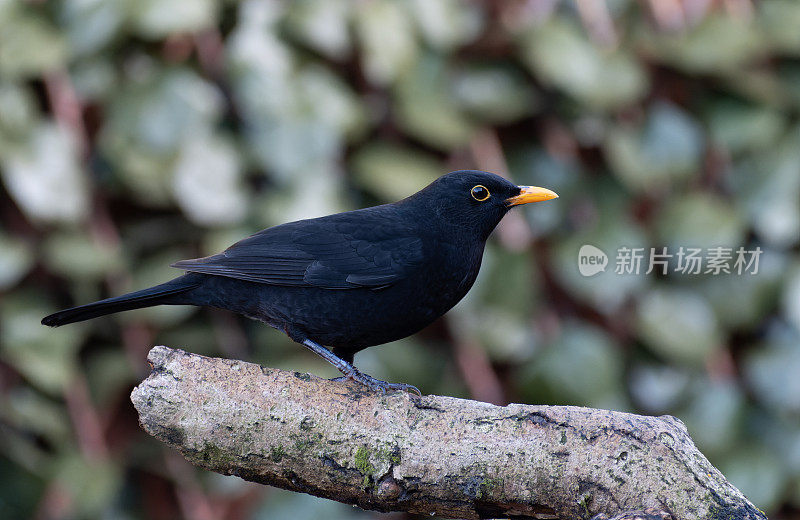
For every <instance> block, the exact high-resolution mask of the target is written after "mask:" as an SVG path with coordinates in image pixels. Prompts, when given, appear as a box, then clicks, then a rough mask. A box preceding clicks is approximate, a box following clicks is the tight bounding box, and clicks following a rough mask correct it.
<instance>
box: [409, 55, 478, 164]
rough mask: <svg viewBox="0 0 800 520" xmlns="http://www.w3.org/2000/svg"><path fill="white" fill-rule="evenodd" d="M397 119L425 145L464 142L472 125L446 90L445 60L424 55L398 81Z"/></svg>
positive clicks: (446, 147)
mask: <svg viewBox="0 0 800 520" xmlns="http://www.w3.org/2000/svg"><path fill="white" fill-rule="evenodd" d="M397 97H398V100H397V110H398V113H397V120H398V123H399V124H400V125H401V126H402V127H403V129H404V130H405V131H406V132H408V133H409V134H411V135H413V136H415V137H417V138H418V139H421V140H422V141H423V142H425V143H426V144H428V145H431V146H434V147H436V148H440V149H442V150H450V149H452V148H455V147H457V146H461V145H464V144H466V143H467V142H468V141H469V139H470V138H471V137H472V135H473V133H474V131H475V128H474V125H473V124H472V122H471V121H470V120H469V119H468V118H467V117H466V116H465V115H464V114H463V113H462V112H461V111H460V110H459V107H458V106H457V105H456V103H455V102H454V99H453V96H452V94H451V93H450V91H449V86H448V78H447V76H446V74H445V63H444V62H443V61H442V60H441V59H439V58H438V57H435V56H433V55H430V54H428V55H425V56H424V57H423V58H421V59H419V60H417V61H416V62H415V66H414V68H413V69H412V70H411V71H409V73H408V74H407V75H405V76H404V77H403V78H402V80H401V81H400V83H399V85H398V88H397Z"/></svg>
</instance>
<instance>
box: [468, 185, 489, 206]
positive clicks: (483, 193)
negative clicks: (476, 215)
mask: <svg viewBox="0 0 800 520" xmlns="http://www.w3.org/2000/svg"><path fill="white" fill-rule="evenodd" d="M470 194H471V195H472V198H473V199H475V200H477V201H478V202H483V201H484V200H486V199H488V198H489V195H491V194H490V193H489V190H487V189H486V186H481V185H480V184H478V185H477V186H474V187H473V188H472V191H470Z"/></svg>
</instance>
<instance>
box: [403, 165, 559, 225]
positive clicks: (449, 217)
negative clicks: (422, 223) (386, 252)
mask: <svg viewBox="0 0 800 520" xmlns="http://www.w3.org/2000/svg"><path fill="white" fill-rule="evenodd" d="M556 197H558V195H556V194H555V193H554V192H552V191H550V190H548V189H546V188H537V187H535V186H517V185H516V184H514V183H513V182H510V181H508V180H506V179H504V178H503V177H500V176H499V175H495V174H494V173H489V172H482V171H478V170H460V171H455V172H450V173H447V174H445V175H442V176H441V177H439V178H438V179H436V180H435V181H433V182H432V183H431V184H429V185H428V186H427V187H426V188H425V189H423V190H422V191H420V192H418V193H416V194H414V195H412V196H411V197H409V199H407V200H409V201H411V200H413V201H414V202H415V203H418V204H423V205H424V206H426V207H429V208H432V209H433V211H434V213H435V216H436V218H438V219H441V220H443V221H445V222H447V223H449V224H451V225H455V226H457V227H461V228H463V229H464V231H465V232H467V233H471V234H473V236H477V237H478V238H479V239H480V240H486V238H487V237H488V236H489V234H490V233H491V232H492V230H494V228H495V227H496V226H497V224H499V223H500V220H501V219H502V218H503V216H505V214H506V213H507V212H508V210H509V209H511V208H512V207H514V206H519V205H521V204H528V203H529V202H539V201H543V200H550V199H555V198H556Z"/></svg>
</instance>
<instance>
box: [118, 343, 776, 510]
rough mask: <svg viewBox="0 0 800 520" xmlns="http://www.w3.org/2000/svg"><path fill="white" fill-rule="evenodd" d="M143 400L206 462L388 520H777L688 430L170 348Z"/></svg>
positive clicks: (159, 352)
mask: <svg viewBox="0 0 800 520" xmlns="http://www.w3.org/2000/svg"><path fill="white" fill-rule="evenodd" d="M149 360H150V363H151V364H152V366H153V371H152V373H151V374H150V376H149V377H148V378H147V379H146V380H145V381H144V382H142V384H141V385H139V386H138V387H137V388H136V389H135V390H134V391H133V394H132V395H131V399H132V401H133V404H134V406H135V407H136V409H137V410H138V412H139V416H140V421H141V424H142V426H143V427H144V429H145V430H147V432H148V433H150V434H151V435H153V436H155V437H156V438H158V439H159V440H161V441H163V442H165V443H166V444H168V445H170V446H172V447H174V448H176V449H178V450H180V451H181V453H182V454H183V455H184V457H186V459H188V460H189V461H190V462H192V463H193V464H195V465H197V466H200V467H203V468H206V469H209V470H212V471H216V472H219V473H223V474H226V475H237V476H239V477H241V478H243V479H245V480H251V481H254V482H260V483H263V484H269V485H272V486H277V487H281V488H285V489H290V490H294V491H301V492H304V493H310V494H312V495H316V496H320V497H325V498H329V499H332V500H337V501H339V502H344V503H347V504H355V505H358V506H360V507H362V508H364V509H373V510H378V511H409V512H413V513H435V514H438V515H441V516H444V517H450V518H469V519H472V518H506V517H511V518H558V519H589V518H593V517H596V518H609V517H614V518H659V519H661V518H674V519H676V520H677V519H686V520H690V519H692V520H694V519H706V518H708V519H719V520H723V519H725V520H731V519H757V518H758V519H764V518H766V516H765V515H764V514H763V513H762V512H761V511H759V510H758V509H756V508H755V507H754V506H753V505H752V504H751V503H750V502H748V500H747V499H746V498H745V497H744V496H743V495H742V494H741V492H739V491H738V490H737V489H736V488H735V487H733V485H731V484H730V483H729V482H728V481H727V480H726V479H725V477H723V475H722V474H721V473H720V472H719V471H717V469H716V468H714V467H713V466H712V465H711V464H710V463H709V462H708V460H707V459H706V458H705V457H704V456H703V455H702V454H701V453H700V452H699V451H698V450H697V448H696V447H695V446H694V443H693V442H692V440H691V439H690V437H689V435H688V433H687V431H686V428H685V427H684V426H683V424H682V423H681V422H680V421H679V420H677V419H675V418H673V417H669V416H664V417H645V416H639V415H633V414H628V413H620V412H610V411H605V410H594V409H589V408H579V407H570V406H527V405H519V404H511V405H509V406H505V407H499V406H493V405H489V404H485V403H480V402H476V401H468V400H463V399H455V398H451V397H441V396H425V397H423V398H421V399H419V398H414V397H412V396H409V395H406V394H404V393H393V394H388V395H380V394H374V393H371V392H367V391H365V390H364V389H363V387H361V386H359V385H357V384H355V383H349V382H337V381H328V380H326V379H321V378H318V377H315V376H312V375H308V374H301V373H297V372H287V371H283V370H276V369H271V368H263V367H260V366H258V365H254V364H251V363H245V362H243V361H233V360H226V359H214V358H207V357H204V356H199V355H195V354H190V353H187V352H184V351H182V350H173V349H169V348H166V347H155V348H153V349H152V350H151V351H150V355H149Z"/></svg>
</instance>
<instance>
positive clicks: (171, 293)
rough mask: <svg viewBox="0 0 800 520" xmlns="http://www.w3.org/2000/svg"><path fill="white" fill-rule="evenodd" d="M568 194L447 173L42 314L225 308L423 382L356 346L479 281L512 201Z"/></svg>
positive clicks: (435, 309) (314, 346)
mask: <svg viewBox="0 0 800 520" xmlns="http://www.w3.org/2000/svg"><path fill="white" fill-rule="evenodd" d="M556 197H558V195H556V194H555V193H554V192H552V191H550V190H548V189H545V188H537V187H533V186H516V185H515V184H513V183H511V182H509V181H507V180H506V179H504V178H502V177H500V176H498V175H495V174H493V173H488V172H482V171H474V170H465V171H457V172H451V173H448V174H446V175H443V176H441V177H439V178H438V179H437V180H435V181H434V182H432V183H431V184H430V185H428V186H427V187H426V188H424V189H423V190H421V191H419V192H417V193H415V194H414V195H411V196H410V197H408V198H405V199H403V200H401V201H399V202H394V203H392V204H384V205H382V206H375V207H371V208H366V209H360V210H356V211H348V212H345V213H337V214H335V215H329V216H326V217H321V218H314V219H308V220H300V221H297V222H290V223H287V224H282V225H279V226H275V227H271V228H268V229H265V230H263V231H260V232H258V233H256V234H254V235H252V236H250V237H248V238H245V239H243V240H241V241H239V242H237V243H235V244H234V245H232V246H231V247H229V248H228V249H226V250H225V251H223V252H222V253H219V254H216V255H213V256H207V257H205V258H197V259H194V260H181V261H180V262H176V263H174V264H172V266H173V267H177V268H179V269H182V270H183V271H185V272H186V273H185V274H184V275H182V276H179V277H177V278H175V279H173V280H171V281H169V282H166V283H163V284H161V285H157V286H155V287H150V288H149V289H143V290H141V291H136V292H132V293H129V294H125V295H122V296H117V297H115V298H108V299H106V300H101V301H98V302H94V303H89V304H87V305H81V306H79V307H74V308H72V309H67V310H63V311H60V312H57V313H55V314H51V315H50V316H47V317H45V318H44V319H42V324H44V325H50V326H53V327H57V326H59V325H64V324H67V323H73V322H78V321H83V320H87V319H90V318H94V317H97V316H102V315H105V314H111V313H115V312H120V311H125V310H130V309H138V308H141V307H151V306H154V305H197V306H208V307H218V308H222V309H228V310H231V311H233V312H236V313H239V314H243V315H245V316H247V317H249V318H252V319H255V320H259V321H262V322H264V323H266V324H268V325H270V326H272V327H274V328H276V329H278V330H282V331H283V332H285V333H286V334H287V335H288V336H289V337H290V338H291V339H292V340H294V341H296V342H297V343H300V344H302V345H305V346H306V347H308V348H309V349H310V350H312V351H313V352H315V353H316V354H318V355H320V356H322V357H323V358H325V359H326V360H328V361H329V362H330V363H332V364H333V365H334V366H335V367H336V368H338V369H339V370H340V371H341V372H342V374H344V376H345V377H347V378H350V379H354V380H355V381H358V382H360V383H362V384H364V385H366V386H367V387H369V388H372V389H378V390H381V391H384V392H385V391H386V390H415V391H417V392H419V391H418V390H416V389H415V388H414V387H412V386H411V385H407V384H403V383H387V382H384V381H380V380H378V379H375V378H373V377H371V376H369V375H367V374H365V373H363V372H360V371H359V370H357V369H356V368H355V367H354V366H353V356H354V355H355V353H356V352H358V351H360V350H363V349H365V348H367V347H370V346H373V345H379V344H382V343H387V342H389V341H394V340H397V339H400V338H404V337H406V336H409V335H411V334H413V333H415V332H417V331H419V330H421V329H422V328H424V327H425V326H427V325H429V324H430V323H431V322H433V321H434V320H435V319H436V318H438V317H439V316H441V315H442V314H444V313H445V312H447V310H449V309H450V308H451V307H452V306H453V305H455V304H456V303H457V302H458V301H459V300H461V298H463V297H464V295H465V294H466V293H467V291H469V289H470V287H472V284H473V283H474V282H475V278H476V277H477V276H478V270H479V269H480V265H481V258H482V256H483V250H484V246H485V245H486V239H487V238H488V237H489V234H490V233H491V232H492V230H493V229H494V228H495V227H496V226H497V224H498V223H499V222H500V220H501V219H502V218H503V216H504V215H505V214H506V212H508V210H509V209H510V208H511V207H513V206H517V205H520V204H527V203H529V202H536V201H543V200H549V199H553V198H556Z"/></svg>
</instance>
